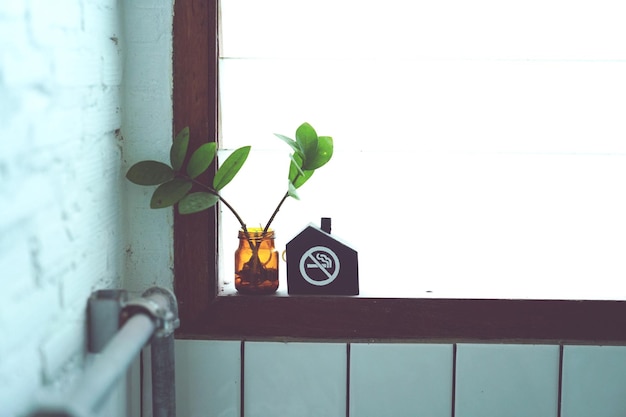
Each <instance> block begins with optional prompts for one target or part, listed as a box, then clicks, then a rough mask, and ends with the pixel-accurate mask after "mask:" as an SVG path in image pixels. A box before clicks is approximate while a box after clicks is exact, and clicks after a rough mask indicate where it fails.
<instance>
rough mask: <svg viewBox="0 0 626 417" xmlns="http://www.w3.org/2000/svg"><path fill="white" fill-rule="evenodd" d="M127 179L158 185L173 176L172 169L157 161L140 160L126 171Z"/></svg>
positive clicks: (139, 183) (142, 183)
mask: <svg viewBox="0 0 626 417" xmlns="http://www.w3.org/2000/svg"><path fill="white" fill-rule="evenodd" d="M126 178H128V180H129V181H131V182H133V183H135V184H138V185H159V184H163V183H164V182H166V181H169V180H171V179H172V178H174V170H172V168H171V167H170V166H169V165H166V164H164V163H163V162H158V161H141V162H137V163H136V164H135V165H133V166H132V167H130V169H129V170H128V172H127V173H126Z"/></svg>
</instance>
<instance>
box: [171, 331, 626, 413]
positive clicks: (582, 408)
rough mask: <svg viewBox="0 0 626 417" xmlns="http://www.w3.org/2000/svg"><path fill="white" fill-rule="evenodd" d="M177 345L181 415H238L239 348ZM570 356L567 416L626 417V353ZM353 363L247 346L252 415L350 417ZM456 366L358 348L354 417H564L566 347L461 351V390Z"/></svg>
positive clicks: (574, 352)
mask: <svg viewBox="0 0 626 417" xmlns="http://www.w3.org/2000/svg"><path fill="white" fill-rule="evenodd" d="M176 343H177V346H176V349H177V360H178V361H179V362H178V363H177V381H178V384H179V386H178V387H177V389H178V393H179V394H178V395H179V398H178V401H179V406H178V411H179V413H178V415H179V417H192V416H193V417H195V416H201V415H202V416H229V417H230V416H239V415H240V414H239V412H240V409H239V408H238V404H239V401H240V398H239V391H238V389H239V385H238V384H239V383H240V381H239V376H240V374H239V372H240V362H239V352H240V342H233V341H211V342H206V341H192V340H184V341H181V340H179V341H177V342H176ZM563 352H564V354H563V365H562V366H563V369H562V388H561V389H562V409H561V414H560V416H561V417H583V416H585V417H618V416H624V415H626V347H615V346H613V347H602V346H565V347H564V351H563ZM347 356H348V355H347V349H346V345H345V344H342V343H329V344H326V343H277V342H246V343H245V366H244V367H245V373H244V378H245V382H244V384H245V387H244V388H245V394H244V396H245V398H244V411H245V413H244V417H254V416H296V417H297V416H346V400H347V397H346V392H347V391H346V389H347V383H348V381H347V377H348V375H347V374H346V372H345V369H346V362H345V359H346V357H347ZM453 358H454V355H453V345H437V344H399V343H385V344H377V343H370V344H360V343H355V344H352V345H351V346H350V359H351V361H350V375H349V377H350V378H349V385H350V388H349V392H350V398H349V416H350V417H368V416H377V417H379V416H393V417H398V416H427V417H437V416H445V417H448V416H452V407H453V405H454V408H455V410H454V416H455V417H492V416H493V417H495V416H497V417H517V416H520V417H522V416H524V417H528V416H532V417H544V416H545V417H558V411H559V404H558V399H559V362H560V352H559V346H554V345H509V344H459V345H457V351H456V370H455V371H456V384H454V383H453V364H454V359H453ZM453 387H454V388H455V393H454V397H455V398H456V401H455V402H454V403H453V400H452V398H453V393H452V390H453ZM209 390H216V392H209Z"/></svg>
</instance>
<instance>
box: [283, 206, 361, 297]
mask: <svg viewBox="0 0 626 417" xmlns="http://www.w3.org/2000/svg"><path fill="white" fill-rule="evenodd" d="M286 251H287V287H288V291H289V294H302V295H306V294H310V295H316V294H319V295H322V294H323V295H358V294H359V263H358V254H357V252H356V251H355V250H354V249H353V248H352V247H350V246H349V245H348V244H346V243H345V242H343V241H341V240H339V239H337V238H336V237H335V236H334V235H331V234H330V219H329V218H323V219H322V227H321V228H319V227H316V226H314V225H313V224H310V225H309V226H308V227H306V228H305V229H304V230H302V231H301V232H300V233H299V234H297V235H296V236H295V237H294V238H293V239H292V240H290V241H289V242H287V247H286Z"/></svg>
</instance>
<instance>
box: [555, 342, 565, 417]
mask: <svg viewBox="0 0 626 417" xmlns="http://www.w3.org/2000/svg"><path fill="white" fill-rule="evenodd" d="M563 350H564V349H563V344H562V343H561V344H559V386H558V392H557V399H556V401H557V404H556V415H557V417H561V412H562V410H561V407H562V404H561V403H562V401H563Z"/></svg>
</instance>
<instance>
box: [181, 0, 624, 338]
mask: <svg viewBox="0 0 626 417" xmlns="http://www.w3.org/2000/svg"><path fill="white" fill-rule="evenodd" d="M174 8H175V12H174V28H173V30H174V32H173V33H174V35H173V40H174V41H173V42H174V46H173V48H174V54H173V66H174V67H173V68H174V89H173V101H174V121H173V124H174V131H178V130H179V129H181V128H182V127H184V126H189V127H190V129H191V132H192V137H191V144H190V146H191V147H192V148H196V147H197V146H199V145H200V144H201V143H203V142H206V140H207V138H208V140H210V141H215V140H216V139H217V133H216V132H217V129H218V116H217V104H218V91H217V83H216V80H217V59H218V50H217V39H216V38H217V36H216V35H215V34H216V30H217V21H218V13H217V0H177V1H176V2H175V5H174ZM211 176H212V173H208V174H206V177H205V178H204V179H205V180H206V181H210V180H211ZM217 230H218V227H217V215H216V211H215V210H211V211H205V212H202V213H198V214H194V215H190V216H180V215H178V214H175V219H174V256H175V259H174V272H175V280H174V290H175V293H176V296H177V298H178V302H179V315H180V319H181V327H180V328H179V329H178V331H177V334H176V335H177V337H178V338H184V339H237V340H255V339H257V340H331V341H339V340H341V341H418V342H512V343H559V344H563V343H585V344H589V343H593V344H623V343H624V342H625V341H626V302H624V301H591V300H581V301H577V300H496V299H481V300H479V299H400V298H364V297H330V296H240V295H238V296H218V280H217V262H216V260H217V254H218V246H217ZM222 256H232V254H222Z"/></svg>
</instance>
